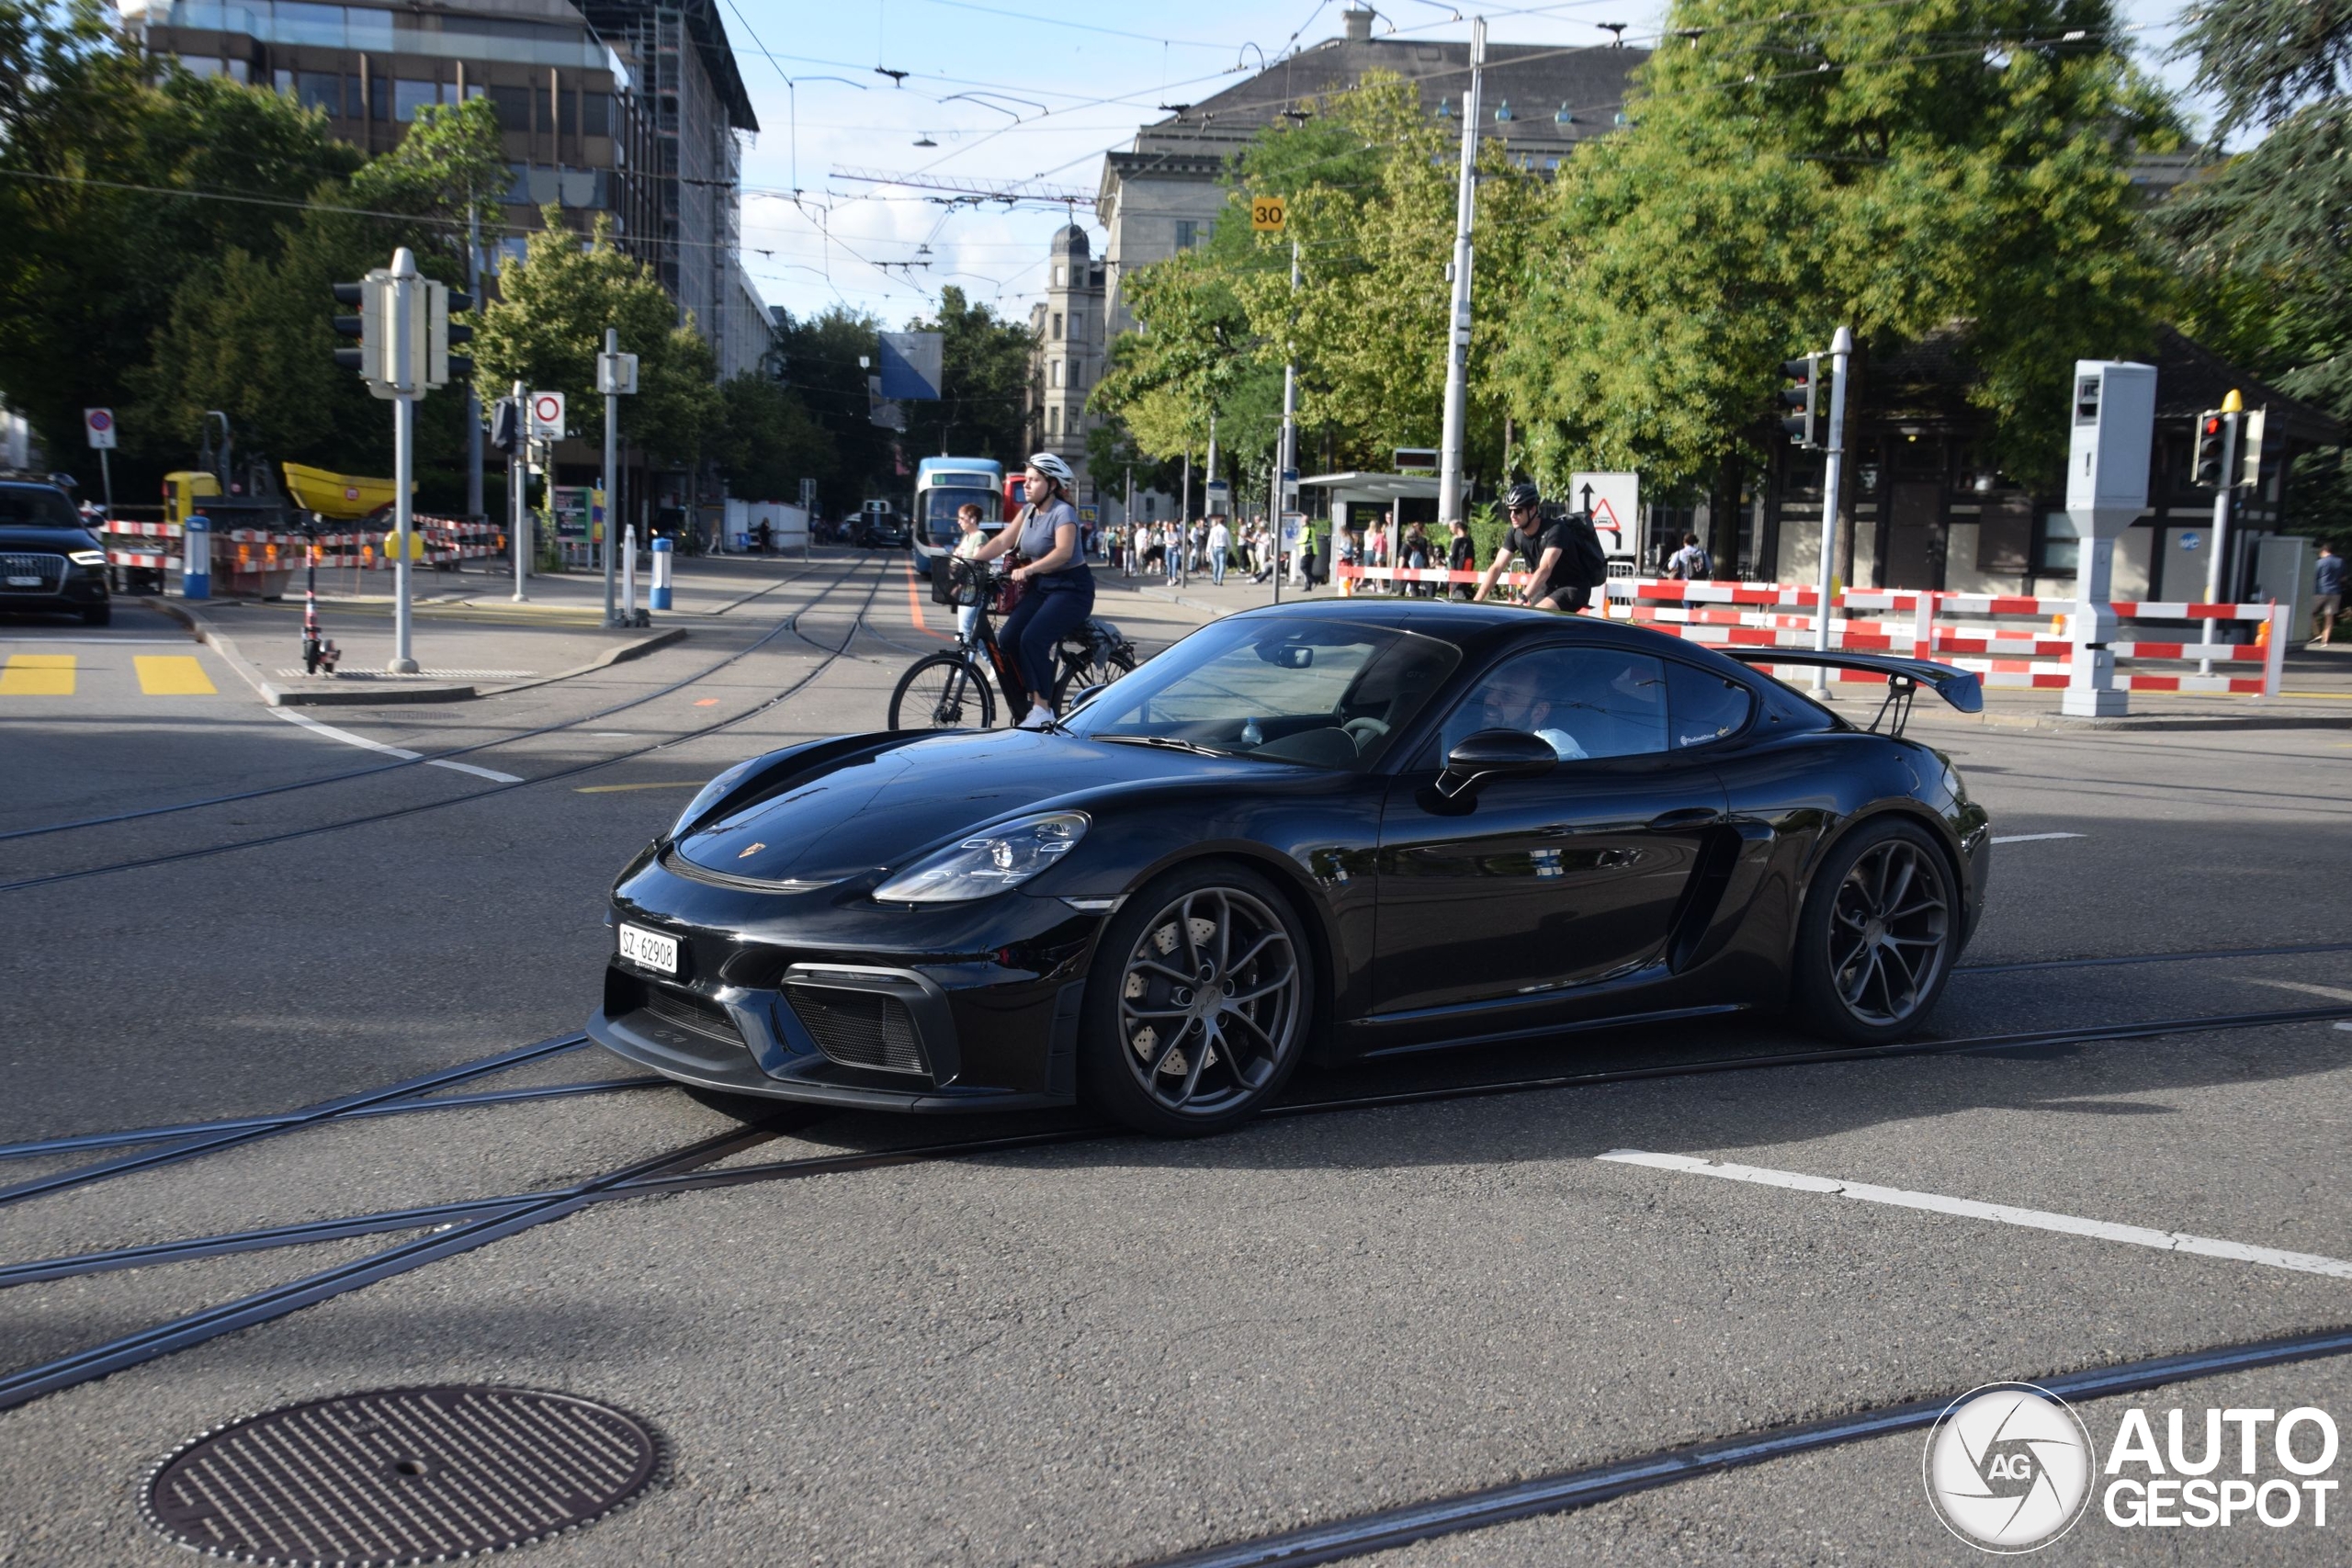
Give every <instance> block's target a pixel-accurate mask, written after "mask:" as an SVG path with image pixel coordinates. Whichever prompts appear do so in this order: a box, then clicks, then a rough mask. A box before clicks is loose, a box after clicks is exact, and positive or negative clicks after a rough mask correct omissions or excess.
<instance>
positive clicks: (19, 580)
mask: <svg viewBox="0 0 2352 1568" xmlns="http://www.w3.org/2000/svg"><path fill="white" fill-rule="evenodd" d="M8 586H9V587H11V588H39V587H40V578H38V577H12V578H10V579H9V580H8Z"/></svg>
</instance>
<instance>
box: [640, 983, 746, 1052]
mask: <svg viewBox="0 0 2352 1568" xmlns="http://www.w3.org/2000/svg"><path fill="white" fill-rule="evenodd" d="M645 1010H646V1011H648V1012H650V1013H651V1014H652V1015H653V1016H654V1017H656V1018H658V1019H661V1020H662V1021H663V1022H665V1023H674V1024H676V1025H677V1026H678V1027H679V1028H681V1029H691V1030H693V1031H694V1032H695V1033H696V1034H700V1035H703V1036H704V1037H706V1038H707V1039H711V1040H720V1041H724V1042H726V1043H728V1044H729V1045H741V1043H743V1032H742V1031H741V1030H740V1029H738V1028H736V1027H735V1020H734V1019H733V1018H731V1017H730V1016H729V1014H728V1011H727V1010H726V1009H725V1008H723V1007H720V1006H719V1005H718V1003H717V1002H713V1001H706V1000H704V999H703V998H700V997H698V996H695V994H694V993H693V992H692V991H673V990H672V989H671V988H670V987H667V986H648V987H645Z"/></svg>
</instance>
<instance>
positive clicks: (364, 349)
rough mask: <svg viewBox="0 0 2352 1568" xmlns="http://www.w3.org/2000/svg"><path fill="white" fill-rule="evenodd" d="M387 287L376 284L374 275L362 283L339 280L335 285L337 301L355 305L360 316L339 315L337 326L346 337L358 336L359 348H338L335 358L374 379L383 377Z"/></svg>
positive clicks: (337, 361) (349, 367) (335, 328)
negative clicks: (381, 372)
mask: <svg viewBox="0 0 2352 1568" xmlns="http://www.w3.org/2000/svg"><path fill="white" fill-rule="evenodd" d="M384 297H385V291H384V290H383V289H381V288H378V287H377V286H376V279H375V278H374V277H372V276H370V277H368V278H366V279H364V280H362V281H361V282H358V283H338V284H336V285H335V286H334V302H335V303H336V304H338V305H349V306H354V307H356V309H357V310H358V312H359V313H358V314H357V315H356V316H337V317H336V318H335V319H334V330H335V331H336V332H337V333H340V334H341V335H343V336H345V337H350V338H357V339H358V340H359V346H358V347H357V348H338V349H336V350H335V351H334V362H335V363H336V364H337V365H339V366H341V367H343V368H344V369H345V370H356V371H358V372H359V374H360V375H362V376H364V377H366V378H368V380H370V381H377V380H381V379H382V376H381V374H380V371H379V364H380V355H381V354H382V351H383V344H384Z"/></svg>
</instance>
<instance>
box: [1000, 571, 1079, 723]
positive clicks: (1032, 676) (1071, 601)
mask: <svg viewBox="0 0 2352 1568" xmlns="http://www.w3.org/2000/svg"><path fill="white" fill-rule="evenodd" d="M1093 613H1094V579H1093V578H1092V577H1091V576H1088V577H1084V578H1081V579H1080V581H1078V582H1077V583H1075V584H1073V585H1072V586H1070V587H1068V588H1061V587H1055V588H1044V587H1039V586H1038V585H1036V584H1035V583H1032V584H1030V587H1029V592H1026V593H1023V595H1022V596H1021V603H1020V604H1015V605H1014V606H1013V607H1012V614H1011V615H1007V616H1005V618H1004V625H1003V626H1000V627H999V628H997V634H996V635H997V640H998V641H999V642H1000V643H1001V644H1003V645H1004V650H1005V651H1006V652H1007V653H1009V654H1011V655H1012V673H1013V674H1014V675H1015V676H1017V677H1018V678H1019V679H1020V681H1021V682H1022V684H1023V686H1025V687H1026V688H1027V690H1028V696H1029V700H1030V701H1031V702H1033V703H1041V704H1043V705H1046V706H1047V707H1051V706H1052V705H1053V703H1054V648H1055V646H1056V645H1057V644H1058V643H1059V642H1060V641H1061V640H1062V638H1063V637H1065V636H1067V635H1068V634H1069V630H1070V628H1071V627H1073V626H1077V625H1078V623H1079V622H1080V621H1082V620H1084V619H1086V617H1087V616H1088V615H1092V614H1093ZM1005 695H1006V696H1007V697H1010V698H1012V703H1013V706H1014V707H1015V709H1016V710H1017V709H1019V707H1020V703H1021V694H1020V693H1018V692H1007V693H1006V694H1005ZM1013 716H1014V717H1015V718H1016V719H1017V718H1019V717H1020V716H1021V715H1020V713H1019V712H1018V711H1016V712H1015V713H1014V715H1013Z"/></svg>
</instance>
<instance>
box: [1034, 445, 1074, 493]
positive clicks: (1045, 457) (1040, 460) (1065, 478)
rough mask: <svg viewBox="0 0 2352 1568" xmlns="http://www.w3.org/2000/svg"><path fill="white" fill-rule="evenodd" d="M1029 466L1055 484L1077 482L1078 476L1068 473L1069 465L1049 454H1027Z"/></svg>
mask: <svg viewBox="0 0 2352 1568" xmlns="http://www.w3.org/2000/svg"><path fill="white" fill-rule="evenodd" d="M1029 466H1030V467H1031V468H1035V469H1036V470H1037V471H1038V472H1039V473H1041V474H1043V475H1045V476H1046V478H1047V479H1052V480H1053V481H1054V482H1055V483H1057V484H1066V485H1067V484H1075V483H1077V482H1078V476H1077V475H1076V474H1074V473H1072V472H1070V468H1069V464H1068V463H1065V462H1063V461H1062V460H1061V459H1060V458H1059V457H1055V456H1054V455H1053V454H1052V453H1051V452H1032V453H1031V454H1029Z"/></svg>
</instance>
